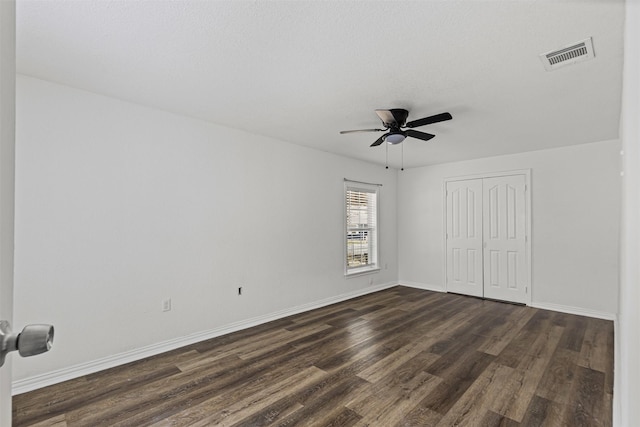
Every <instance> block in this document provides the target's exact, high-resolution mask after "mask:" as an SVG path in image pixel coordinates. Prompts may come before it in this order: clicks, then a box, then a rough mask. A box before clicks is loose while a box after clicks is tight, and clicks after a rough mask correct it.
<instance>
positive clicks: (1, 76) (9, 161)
mask: <svg viewBox="0 0 640 427" xmlns="http://www.w3.org/2000/svg"><path fill="white" fill-rule="evenodd" d="M14 91H15V3H14V2H13V1H5V0H0V94H2V96H1V97H0V320H9V321H11V315H12V313H13V210H14V197H13V194H14V164H15V160H14V147H15V138H14V135H15V92H14ZM7 359H9V360H8V361H7V363H5V364H4V366H2V367H0V426H10V425H11V360H10V359H11V356H9V357H8V358H7Z"/></svg>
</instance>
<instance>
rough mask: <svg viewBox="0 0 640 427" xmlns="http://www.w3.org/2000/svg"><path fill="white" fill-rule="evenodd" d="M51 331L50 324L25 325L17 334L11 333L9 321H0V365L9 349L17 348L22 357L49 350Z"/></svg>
mask: <svg viewBox="0 0 640 427" xmlns="http://www.w3.org/2000/svg"><path fill="white" fill-rule="evenodd" d="M53 332H54V330H53V326H52V325H27V326H25V327H24V329H23V330H22V332H20V333H19V334H13V333H11V327H10V325H9V322H7V321H6V320H2V321H0V366H2V365H3V364H4V359H5V357H6V356H7V353H9V352H11V351H15V350H18V353H20V356H22V357H29V356H35V355H36V354H41V353H44V352H47V351H49V350H50V349H51V346H52V345H53Z"/></svg>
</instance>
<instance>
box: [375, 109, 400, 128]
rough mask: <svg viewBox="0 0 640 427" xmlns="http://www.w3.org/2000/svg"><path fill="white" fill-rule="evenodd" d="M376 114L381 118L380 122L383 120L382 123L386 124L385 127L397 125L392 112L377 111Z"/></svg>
mask: <svg viewBox="0 0 640 427" xmlns="http://www.w3.org/2000/svg"><path fill="white" fill-rule="evenodd" d="M376 114H377V115H378V117H380V120H382V123H384V124H385V125H386V124H391V123H395V121H396V119H395V117H393V113H392V112H391V110H376Z"/></svg>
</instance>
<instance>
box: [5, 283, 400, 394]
mask: <svg viewBox="0 0 640 427" xmlns="http://www.w3.org/2000/svg"><path fill="white" fill-rule="evenodd" d="M397 285H398V283H396V282H392V283H384V284H381V285H375V286H369V287H366V288H363V289H358V290H356V291H352V292H348V293H346V294H341V295H337V296H334V297H329V298H325V299H323V300H320V301H315V302H311V303H308V304H303V305H299V306H296V307H292V308H289V309H285V310H280V311H277V312H275V313H270V314H267V315H264V316H258V317H253V318H251V319H247V320H243V321H240V322H235V323H231V324H229V325H225V326H222V327H219V328H215V329H211V330H208V331H202V332H197V333H194V334H189V335H187V336H184V337H179V338H175V339H171V340H168V341H163V342H160V343H157V344H152V345H148V346H145V347H141V348H138V349H134V350H131V351H127V352H124V353H119V354H115V355H113V356H107V357H103V358H101V359H97V360H93V361H90V362H86V363H81V364H78V365H74V366H69V367H67V368H63V369H58V370H55V371H52V372H47V373H45V374H41V375H36V376H33V377H29V378H24V379H21V380H16V381H14V382H13V383H12V394H13V395H17V394H21V393H26V392H29V391H33V390H36V389H39V388H42V387H46V386H50V385H53V384H57V383H61V382H63V381H68V380H71V379H74V378H78V377H81V376H84V375H88V374H93V373H95V372H99V371H102V370H105V369H109V368H114V367H116V366H120V365H123V364H125V363H129V362H134V361H136V360H140V359H144V358H146V357H151V356H156V355H158V354H161V353H164V352H167V351H171V350H175V349H177V348H180V347H184V346H187V345H190V344H195V343H197V342H200V341H204V340H208V339H211V338H215V337H219V336H222V335H226V334H229V333H231V332H237V331H240V330H242V329H247V328H251V327H253V326H257V325H261V324H263V323H267V322H271V321H273V320H278V319H282V318H283V317H287V316H292V315H294V314H298V313H302V312H305V311H310V310H314V309H316V308H321V307H325V306H327V305H331V304H335V303H338V302H342V301H346V300H349V299H353V298H357V297H359V296H362V295H367V294H370V293H373V292H378V291H381V290H384V289H388V288H392V287H394V286H397Z"/></svg>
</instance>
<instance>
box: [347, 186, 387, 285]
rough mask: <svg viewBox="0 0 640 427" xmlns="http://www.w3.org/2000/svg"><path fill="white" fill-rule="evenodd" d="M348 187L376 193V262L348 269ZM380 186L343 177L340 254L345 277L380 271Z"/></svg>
mask: <svg viewBox="0 0 640 427" xmlns="http://www.w3.org/2000/svg"><path fill="white" fill-rule="evenodd" d="M350 183H351V184H350ZM353 183H356V184H353ZM357 184H360V185H357ZM350 188H351V189H358V190H362V191H365V192H373V193H375V195H376V225H375V227H374V231H375V237H376V247H375V258H376V262H375V264H369V265H367V266H365V267H357V268H351V269H349V267H348V266H347V256H348V246H349V239H348V235H349V231H348V230H347V228H348V224H347V197H346V196H347V191H348V189H350ZM380 188H382V184H368V183H365V182H362V181H352V180H348V179H347V178H345V179H344V186H343V189H344V191H343V193H342V200H343V202H342V203H343V205H344V208H343V211H342V223H343V227H342V228H343V230H344V241H343V248H344V249H343V250H344V255H343V256H342V259H343V263H344V264H343V265H344V272H343V273H344V277H345V278H350V277H355V276H360V275H363V274H369V273H375V272H378V271H380V265H381V263H382V260H381V259H380V247H381V244H380Z"/></svg>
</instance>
